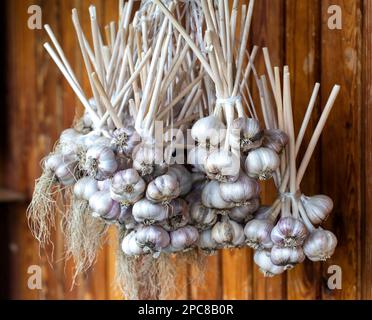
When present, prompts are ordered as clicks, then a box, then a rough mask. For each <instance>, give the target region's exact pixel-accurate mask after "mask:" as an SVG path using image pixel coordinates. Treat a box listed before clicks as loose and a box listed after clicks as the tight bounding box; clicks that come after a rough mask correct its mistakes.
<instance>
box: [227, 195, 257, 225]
mask: <svg viewBox="0 0 372 320" xmlns="http://www.w3.org/2000/svg"><path fill="white" fill-rule="evenodd" d="M259 206H260V200H259V198H254V199H251V200H249V201H248V202H246V203H245V205H244V206H241V207H235V208H232V209H230V212H229V217H230V218H231V219H233V220H235V221H236V222H239V223H243V222H245V223H246V222H248V221H250V220H252V219H253V218H254V212H255V211H256V210H257V209H258V207H259Z"/></svg>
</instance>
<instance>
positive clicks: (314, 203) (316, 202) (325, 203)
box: [301, 195, 333, 225]
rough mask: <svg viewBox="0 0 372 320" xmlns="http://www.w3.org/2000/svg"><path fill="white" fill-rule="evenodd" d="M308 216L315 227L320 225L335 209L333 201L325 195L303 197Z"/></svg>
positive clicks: (302, 200)
mask: <svg viewBox="0 0 372 320" xmlns="http://www.w3.org/2000/svg"><path fill="white" fill-rule="evenodd" d="M301 202H302V204H303V205H304V208H305V211H306V215H307V217H308V218H309V219H310V221H311V223H312V224H314V225H319V224H321V223H322V222H323V221H325V220H326V219H327V218H328V216H329V214H330V213H331V211H332V209H333V201H332V199H331V198H330V197H328V196H325V195H316V196H312V197H306V196H304V195H303V196H301Z"/></svg>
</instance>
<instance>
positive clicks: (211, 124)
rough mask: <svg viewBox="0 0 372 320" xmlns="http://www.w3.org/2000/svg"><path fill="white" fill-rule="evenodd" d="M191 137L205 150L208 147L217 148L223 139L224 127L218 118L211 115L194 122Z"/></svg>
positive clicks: (224, 134)
mask: <svg viewBox="0 0 372 320" xmlns="http://www.w3.org/2000/svg"><path fill="white" fill-rule="evenodd" d="M191 136H192V138H193V139H194V140H195V141H197V142H198V143H199V145H200V146H203V147H204V148H206V149H208V148H209V146H216V147H217V146H218V145H219V144H220V143H221V142H222V141H223V140H224V139H225V136H226V127H225V125H224V124H223V123H222V122H221V120H220V119H219V118H218V117H216V116H214V115H211V116H208V117H205V118H201V119H199V120H198V121H196V122H195V124H194V125H193V127H192V128H191Z"/></svg>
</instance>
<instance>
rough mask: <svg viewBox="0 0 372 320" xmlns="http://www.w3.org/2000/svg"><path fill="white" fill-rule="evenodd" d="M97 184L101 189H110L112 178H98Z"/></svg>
mask: <svg viewBox="0 0 372 320" xmlns="http://www.w3.org/2000/svg"><path fill="white" fill-rule="evenodd" d="M97 186H98V189H99V191H110V187H111V179H105V180H102V181H100V180H98V181H97Z"/></svg>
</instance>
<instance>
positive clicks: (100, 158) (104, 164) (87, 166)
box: [83, 145, 118, 180]
mask: <svg viewBox="0 0 372 320" xmlns="http://www.w3.org/2000/svg"><path fill="white" fill-rule="evenodd" d="M83 168H84V170H85V171H86V172H87V173H88V174H89V175H90V176H92V177H94V178H95V179H97V180H104V179H107V178H109V177H111V176H112V174H113V173H114V172H115V171H116V170H117V168H118V164H117V162H116V158H115V154H114V152H113V151H112V150H111V149H110V148H108V147H106V146H103V145H95V146H93V147H90V148H89V149H88V151H87V153H86V158H85V163H84V166H83Z"/></svg>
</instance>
